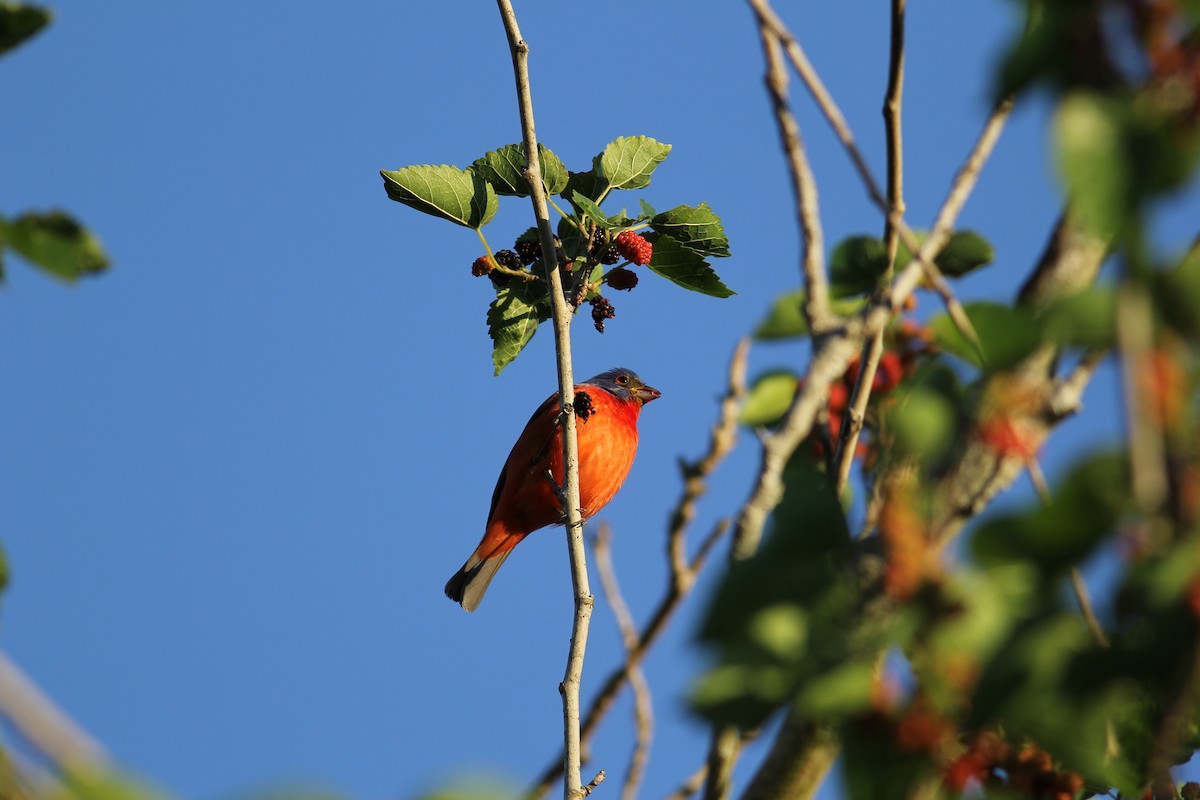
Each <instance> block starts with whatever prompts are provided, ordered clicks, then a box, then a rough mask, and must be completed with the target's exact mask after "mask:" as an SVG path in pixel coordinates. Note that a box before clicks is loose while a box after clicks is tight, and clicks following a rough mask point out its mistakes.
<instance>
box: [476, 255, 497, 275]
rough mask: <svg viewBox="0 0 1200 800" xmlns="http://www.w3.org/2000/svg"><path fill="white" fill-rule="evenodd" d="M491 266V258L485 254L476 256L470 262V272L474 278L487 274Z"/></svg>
mask: <svg viewBox="0 0 1200 800" xmlns="http://www.w3.org/2000/svg"><path fill="white" fill-rule="evenodd" d="M492 268H493V265H492V260H491V259H490V258H488V257H487V256H480V257H479V258H477V259H475V260H474V261H473V262H471V274H472V275H474V276H475V277H476V278H480V277H482V276H484V275H487V274H488V273H489V272H491V271H492Z"/></svg>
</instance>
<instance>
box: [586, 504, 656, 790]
mask: <svg viewBox="0 0 1200 800" xmlns="http://www.w3.org/2000/svg"><path fill="white" fill-rule="evenodd" d="M592 547H593V549H594V551H595V554H596V571H597V573H598V574H599V575H600V585H601V587H602V588H603V589H604V596H605V597H606V598H607V600H608V605H609V607H611V608H612V612H613V616H614V617H615V618H616V620H617V628H618V629H619V630H620V632H621V642H622V644H623V645H624V647H625V657H626V658H629V656H630V654H631V653H632V652H633V650H634V648H636V647H637V643H638V632H637V625H635V624H634V622H633V615H632V614H630V613H629V606H628V605H626V604H625V598H624V597H623V596H622V595H621V587H620V584H618V583H617V573H616V570H615V569H614V568H613V561H612V528H611V527H609V525H607V524H602V525H601V526H600V530H599V531H598V532H597V533H596V540H595V542H594V543H593V545H592ZM629 685H630V686H631V687H632V689H633V719H634V746H633V754H632V755H631V756H630V758H629V771H628V772H627V773H626V774H625V782H624V783H623V784H622V785H621V797H622V798H623V800H635V798H636V797H637V795H638V788H639V787H640V786H641V784H642V778H643V777H644V776H645V773H646V762H647V760H648V759H649V755H650V742H651V741H652V740H653V739H654V705H653V702H652V701H651V698H650V685H649V684H648V683H647V682H646V674H645V673H644V672H643V671H642V667H641V665H640V664H638V665H635V666H633V667H632V668H631V669H630V670H629Z"/></svg>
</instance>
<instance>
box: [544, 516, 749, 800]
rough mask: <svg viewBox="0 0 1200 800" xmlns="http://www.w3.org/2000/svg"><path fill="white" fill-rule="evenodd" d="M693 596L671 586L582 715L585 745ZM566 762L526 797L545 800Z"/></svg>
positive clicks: (712, 535)
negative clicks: (633, 672)
mask: <svg viewBox="0 0 1200 800" xmlns="http://www.w3.org/2000/svg"><path fill="white" fill-rule="evenodd" d="M729 527H730V525H729V520H727V519H723V520H721V521H720V522H718V523H717V524H716V525H714V526H713V528H712V530H710V531H709V533H708V536H706V537H705V538H704V541H703V542H701V543H700V546H699V547H698V548H696V554H695V555H694V556H692V560H691V562H690V563H689V564H688V569H689V570H690V571H691V572H693V573H697V574H698V573H699V572H700V571H701V570H703V569H704V565H705V563H707V561H708V557H709V555H711V553H712V550H713V548H714V547H716V545H717V543H718V542H719V541H720V540H721V537H722V536H724V535H725V534H726V533H727V532H728V531H729ZM688 594H690V587H689V590H687V591H683V592H681V591H679V590H678V589H677V588H676V586H675V585H674V584H673V583H671V582H668V584H667V590H666V592H665V593H664V595H663V597H662V599H661V600H659V603H658V605H657V606H656V607H655V609H654V611H653V612H652V613H651V614H650V619H649V620H648V621H647V622H646V624H645V626H644V627H643V628H642V631H641V634H640V635H639V636H638V643H637V647H636V648H635V649H634V650H633V651H632V652H630V654H629V656H628V658H626V659H625V660H624V661H623V662H622V663H621V664H619V665H617V666H616V667H615V668H614V669H613V671H612V672H610V673H609V674H608V676H607V677H606V678H605V679H604V682H603V683H602V684H601V686H600V690H599V691H598V692H597V693H596V697H595V698H594V699H593V700H592V702H591V705H589V706H588V710H587V713H586V714H584V715H583V721H582V725H581V726H580V729H579V735H580V740H581V742H583V743H584V744H586V743H587V742H589V741H591V738H592V736H593V735H594V734H595V733H596V730H597V728H598V727H599V725H600V723H601V722H602V721H603V719H604V717H605V716H606V715H607V714H608V712H609V710H610V709H611V708H612V705H613V702H614V701H615V700H616V699H617V695H618V694H619V693H620V691H621V689H622V687H624V686H625V683H626V681H628V680H629V671H630V669H632V668H633V667H634V666H636V665H638V664H640V663H641V662H642V660H643V659H644V658H645V657H646V654H647V653H648V652H649V651H650V648H651V647H653V646H654V644H655V642H657V641H658V637H659V636H660V635H661V634H662V632H663V631H664V630H665V629H666V626H667V623H668V622H669V621H670V620H671V617H672V616H673V615H674V613H675V611H676V610H677V609H678V608H679V606H680V604H681V603H682V602H683V600H684V599H685V598H686V597H687V596H688ZM562 769H563V762H562V759H561V758H556V759H555V760H554V761H552V762H551V763H550V764H549V765H548V766H547V767H546V769H545V770H544V771H543V772H542V774H541V775H540V776H538V780H537V783H535V784H534V785H533V786H532V787H530V788H529V790H528V791H527V792H526V793H525V797H526V798H529V800H535V798H539V797H541V796H543V795H544V794H545V793H546V792H547V791H549V789H550V787H551V786H552V785H553V783H554V781H555V780H557V778H558V777H559V776H560V775H562Z"/></svg>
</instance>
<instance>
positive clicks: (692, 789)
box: [665, 762, 708, 800]
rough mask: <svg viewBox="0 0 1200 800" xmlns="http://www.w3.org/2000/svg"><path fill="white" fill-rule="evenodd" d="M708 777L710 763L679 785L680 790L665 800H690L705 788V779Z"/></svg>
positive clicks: (706, 763) (704, 764)
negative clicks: (689, 799)
mask: <svg viewBox="0 0 1200 800" xmlns="http://www.w3.org/2000/svg"><path fill="white" fill-rule="evenodd" d="M707 777H708V762H705V763H703V764H701V765H700V766H699V767H698V768H697V769H696V771H695V772H693V773H692V774H691V775H689V776H688V777H687V779H686V780H685V781H684V782H683V783H681V784H680V785H679V788H678V789H676V790H675V791H673V792H671V794H669V795H667V797H666V798H665V800H688V798H690V797H691V796H692V795H694V794H695V793H696V792H698V791H700V789H701V787H703V786H704V779H705V778H707Z"/></svg>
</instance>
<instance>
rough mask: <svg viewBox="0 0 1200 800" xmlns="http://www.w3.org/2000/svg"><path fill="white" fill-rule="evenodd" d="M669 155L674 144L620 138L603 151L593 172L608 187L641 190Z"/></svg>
mask: <svg viewBox="0 0 1200 800" xmlns="http://www.w3.org/2000/svg"><path fill="white" fill-rule="evenodd" d="M670 152H671V145H669V144H663V143H662V142H657V141H655V140H654V139H651V138H650V137H649V136H620V137H617V139H616V140H614V141H613V142H612V144H610V145H609V146H608V147H606V148H604V152H603V153H601V154H600V157H599V158H600V161H599V164H597V165H595V166H594V167H593V170H594V171H595V173H596V175H597V176H598V177H600V178H602V179H603V180H604V181H605V182H606V183H607V184H608V186H609V188H612V189H641V188H642V187H644V186H648V185H649V184H650V174H651V173H652V172H654V169H655V167H657V166H658V165H659V164H661V163H662V162H663V160H665V159H666V157H667V154H668V153H670ZM585 194H586V192H585Z"/></svg>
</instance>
